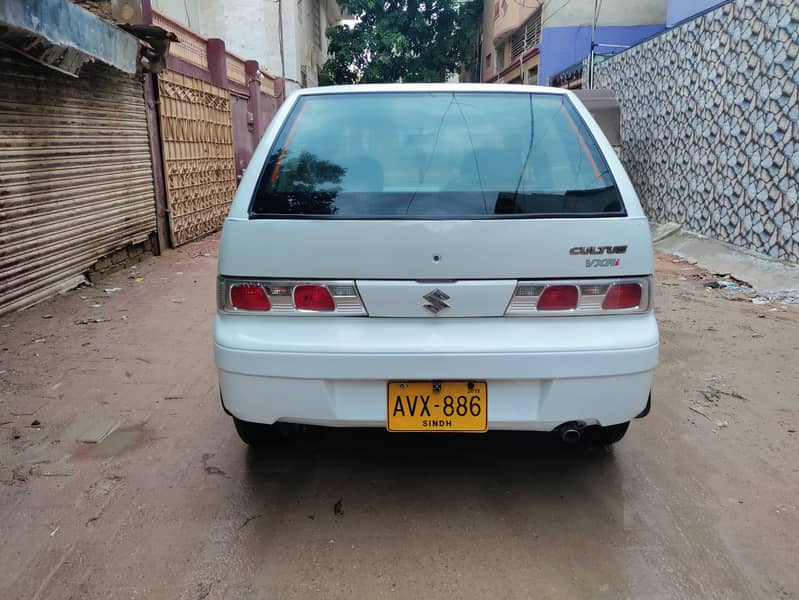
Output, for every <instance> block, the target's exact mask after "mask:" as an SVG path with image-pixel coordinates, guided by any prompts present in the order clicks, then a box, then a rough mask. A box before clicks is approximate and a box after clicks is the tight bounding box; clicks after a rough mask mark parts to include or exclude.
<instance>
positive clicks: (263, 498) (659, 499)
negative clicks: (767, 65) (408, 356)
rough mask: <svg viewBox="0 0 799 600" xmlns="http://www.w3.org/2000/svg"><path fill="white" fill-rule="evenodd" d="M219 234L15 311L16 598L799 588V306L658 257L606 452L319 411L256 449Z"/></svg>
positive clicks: (9, 498)
mask: <svg viewBox="0 0 799 600" xmlns="http://www.w3.org/2000/svg"><path fill="white" fill-rule="evenodd" d="M215 248H216V243H215V241H214V240H207V241H205V242H202V243H200V244H194V245H191V246H189V247H187V248H185V249H184V250H183V251H180V252H171V253H169V254H168V255H166V256H165V257H162V258H159V259H149V260H147V261H146V262H144V263H143V264H141V265H140V266H139V267H138V269H137V270H136V271H135V272H133V273H131V272H129V271H125V272H123V273H118V274H116V275H114V276H112V277H110V278H108V279H106V280H104V281H102V282H99V283H98V284H97V287H96V288H83V289H81V290H77V291H75V292H73V293H70V294H68V295H66V296H65V297H61V298H58V299H55V300H52V301H49V302H47V303H44V304H41V305H39V306H37V307H35V308H33V309H30V310H28V311H26V312H24V313H21V314H17V315H13V316H7V317H5V318H2V319H0V423H2V425H0V479H2V480H3V485H0V540H2V542H3V543H2V545H0V597H2V598H14V599H17V598H34V599H51V598H75V599H78V598H80V599H83V598H87V599H94V598H98V599H99V598H103V599H106V598H145V599H151V598H154V599H160V598H165V599H172V598H188V599H205V598H207V599H216V598H230V599H235V598H268V599H272V598H275V599H283V598H302V599H306V598H325V599H331V598H408V599H414V600H415V599H418V598H536V599H546V598H566V599H572V598H575V599H578V598H613V599H618V598H635V599H639V598H640V599H647V600H649V599H655V600H657V599H672V598H686V599H696V598H723V599H737V598H764V599H788V598H797V597H799V570H797V569H796V559H797V556H799V518H797V517H799V515H797V502H798V501H797V498H799V452H798V451H799V434H797V433H796V431H797V429H799V370H797V368H796V365H797V356H799V353H798V352H797V351H798V350H799V308H798V307H790V308H786V307H782V306H776V305H775V306H770V305H762V306H756V305H753V304H751V303H748V302H745V301H736V300H744V299H745V297H744V295H741V294H735V293H732V292H729V291H724V290H706V289H705V288H703V286H702V280H701V277H702V275H701V273H699V271H698V270H697V269H696V268H694V267H691V266H690V265H687V264H685V263H679V262H672V259H671V258H670V257H660V258H659V262H658V276H657V311H658V313H659V318H660V323H661V327H662V333H663V352H662V365H661V367H660V368H659V370H658V373H657V377H656V383H655V389H654V398H655V405H654V410H653V413H652V414H651V415H650V416H649V417H648V418H647V419H644V420H643V421H639V422H636V423H635V424H634V426H633V427H632V428H631V431H630V433H629V434H628V436H627V438H625V440H624V441H623V442H622V443H621V444H620V445H619V446H618V447H617V448H616V449H615V451H612V452H607V451H602V452H590V453H589V452H580V451H567V450H564V449H562V448H560V447H559V446H557V445H554V444H552V443H551V442H550V441H548V440H547V439H542V438H535V437H533V436H530V435H516V434H513V435H511V434H502V435H493V434H489V435H486V436H477V437H474V436H466V437H447V436H441V437H422V438H413V437H407V436H391V435H389V434H387V433H385V432H383V431H328V432H316V433H311V434H307V435H304V436H302V437H301V438H300V439H299V440H298V441H297V442H296V443H294V444H290V445H288V446H286V447H283V448H279V449H273V450H270V451H267V452H262V453H255V452H250V451H248V450H247V449H246V448H245V447H244V446H243V445H242V444H241V443H240V442H239V441H238V439H237V437H236V435H235V433H234V431H233V428H232V426H231V424H230V422H229V419H228V418H227V417H226V416H225V415H224V414H223V413H222V411H221V410H220V407H219V401H218V397H217V390H216V383H215V373H214V370H213V362H212V351H211V320H212V316H213V313H214V267H215V258H214V256H212V255H213V254H214V253H215ZM208 254H210V255H211V256H207V255H208ZM136 274H138V275H140V276H143V278H144V279H143V280H141V281H138V280H136V279H129V278H128V276H129V275H136ZM115 287H119V288H121V289H120V290H119V291H115V292H112V293H111V295H110V296H109V297H107V298H106V297H105V296H106V295H105V294H104V292H103V289H104V288H115ZM94 304H101V305H102V306H98V307H92V305H94ZM95 320H97V321H99V322H95ZM117 422H119V423H120V427H119V428H118V429H117V430H116V431H115V432H114V433H112V434H111V435H110V436H109V437H107V438H106V439H105V441H103V442H102V443H100V444H99V445H97V444H96V445H91V444H86V443H81V442H79V441H78V440H79V439H81V438H83V437H91V436H93V435H97V432H98V431H101V430H102V428H103V427H104V426H111V425H114V424H115V423H117ZM339 499H340V500H341V502H342V508H343V514H340V515H336V514H334V510H333V507H334V504H335V503H336V502H337V501H338V500H339Z"/></svg>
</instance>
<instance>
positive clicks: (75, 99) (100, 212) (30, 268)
mask: <svg viewBox="0 0 799 600" xmlns="http://www.w3.org/2000/svg"><path fill="white" fill-rule="evenodd" d="M155 227H156V225H155V198H154V194H153V177H152V162H151V155H150V146H149V139H148V134H147V121H146V117H145V107H144V99H143V91H142V85H141V83H140V82H138V81H136V80H131V79H130V78H129V77H128V76H127V75H124V74H123V73H121V72H118V71H116V70H114V69H112V68H111V67H107V66H105V65H102V64H90V65H86V66H85V67H84V68H83V70H82V71H81V73H80V77H79V78H73V77H68V76H66V75H62V74H61V73H57V72H56V71H53V70H51V69H47V68H45V67H42V66H40V65H38V64H36V63H34V62H31V61H28V60H27V59H25V58H22V57H20V56H18V55H16V54H14V53H12V52H10V51H8V50H2V49H0V314H2V313H5V312H8V311H10V310H14V309H17V308H22V307H24V306H27V305H30V304H33V303H35V302H36V301H38V300H41V299H43V298H46V297H48V296H50V295H52V294H53V293H56V292H58V291H60V290H62V289H66V288H69V287H70V286H74V284H75V282H76V281H79V280H81V279H82V276H81V274H82V273H83V272H85V271H86V270H88V269H89V268H90V267H91V266H92V265H93V264H94V263H95V262H96V261H97V260H98V259H99V258H101V257H103V256H107V255H109V254H111V253H112V252H114V251H115V250H118V249H120V248H124V247H125V246H126V245H128V244H131V243H137V242H141V241H143V240H145V239H146V238H147V237H148V235H149V234H150V233H151V232H153V231H155Z"/></svg>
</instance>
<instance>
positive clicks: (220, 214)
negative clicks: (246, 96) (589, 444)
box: [158, 72, 236, 246]
mask: <svg viewBox="0 0 799 600" xmlns="http://www.w3.org/2000/svg"><path fill="white" fill-rule="evenodd" d="M158 90H159V115H160V119H161V143H162V148H163V150H162V151H163V156H164V178H165V180H166V195H167V207H168V209H169V229H170V236H171V240H172V244H173V245H175V246H179V245H181V244H185V243H186V242H189V241H191V240H193V239H196V238H198V237H201V236H203V235H205V234H207V233H210V232H212V231H215V230H217V229H219V228H220V227H221V226H222V223H223V222H224V220H225V217H226V216H227V213H228V209H229V208H230V201H231V200H232V199H233V194H234V193H235V192H236V165H235V162H234V158H233V136H232V127H231V118H230V93H229V92H228V91H227V90H225V89H223V88H220V87H216V86H214V85H211V84H210V83H207V82H205V81H202V80H200V79H195V78H193V77H189V76H187V75H182V74H180V73H173V72H165V73H162V74H161V75H159V76H158Z"/></svg>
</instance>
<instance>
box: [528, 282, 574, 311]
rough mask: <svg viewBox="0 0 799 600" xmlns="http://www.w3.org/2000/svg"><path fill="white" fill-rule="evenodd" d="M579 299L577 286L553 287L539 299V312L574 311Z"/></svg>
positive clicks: (546, 290) (545, 291)
mask: <svg viewBox="0 0 799 600" xmlns="http://www.w3.org/2000/svg"><path fill="white" fill-rule="evenodd" d="M579 298H580V292H579V290H578V289H577V286H576V285H551V286H549V287H548V288H547V289H545V290H544V293H543V294H541V296H540V297H539V298H538V310H574V309H575V308H577V301H578V300H579Z"/></svg>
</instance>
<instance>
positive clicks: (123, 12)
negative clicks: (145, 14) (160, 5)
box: [111, 0, 144, 25]
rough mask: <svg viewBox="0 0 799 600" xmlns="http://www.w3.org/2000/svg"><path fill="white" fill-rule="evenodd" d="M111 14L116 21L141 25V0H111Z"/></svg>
mask: <svg viewBox="0 0 799 600" xmlns="http://www.w3.org/2000/svg"><path fill="white" fill-rule="evenodd" d="M111 16H112V17H113V18H114V21H116V22H117V23H129V24H130V25H141V24H143V22H144V21H143V20H142V10H141V0H111Z"/></svg>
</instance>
